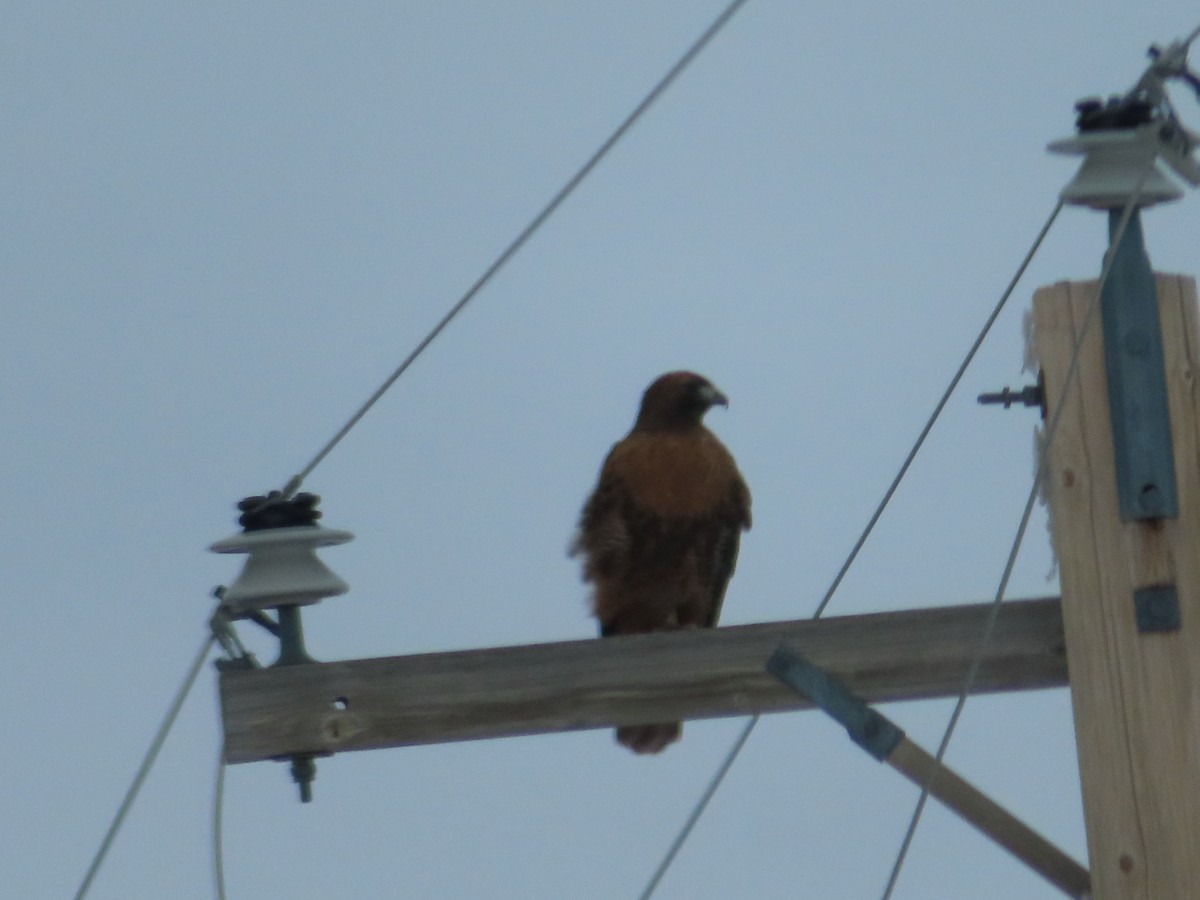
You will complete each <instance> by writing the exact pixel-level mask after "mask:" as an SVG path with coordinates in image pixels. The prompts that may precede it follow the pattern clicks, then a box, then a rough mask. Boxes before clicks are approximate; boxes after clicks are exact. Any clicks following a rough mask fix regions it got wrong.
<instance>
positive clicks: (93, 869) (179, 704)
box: [75, 634, 216, 900]
mask: <svg viewBox="0 0 1200 900" xmlns="http://www.w3.org/2000/svg"><path fill="white" fill-rule="evenodd" d="M214 640H216V638H215V637H214V636H213V635H211V634H210V635H208V636H207V637H206V638H205V639H204V643H203V644H202V645H201V646H200V650H199V652H198V653H197V654H196V658H195V659H194V660H193V661H192V665H191V668H189V669H188V672H187V675H186V676H185V677H184V679H183V683H182V684H181V685H180V686H179V690H177V691H176V692H175V699H174V700H172V701H171V705H170V706H169V707H168V708H167V714H166V716H164V717H163V721H162V724H161V725H159V726H158V732H157V733H156V734H155V735H154V740H152V741H151V742H150V747H149V749H147V751H146V755H145V757H143V759H142V764H141V765H140V766H139V767H138V770H137V774H136V775H135V776H134V778H133V783H132V784H130V785H129V790H127V791H126V792H125V799H124V800H122V801H121V805H120V807H118V809H117V812H116V815H115V816H113V820H112V823H111V824H110V825H109V826H108V832H107V833H106V834H105V835H104V840H102V841H101V842H100V848H99V849H98V850H97V851H96V855H95V856H94V857H93V858H92V864H91V865H90V866H89V867H88V870H87V874H86V875H84V876H83V882H82V883H81V884H80V885H79V890H78V891H76V892H75V900H83V898H84V897H86V896H87V892H88V889H89V888H90V887H91V885H92V879H94V878H95V877H96V873H97V872H98V871H100V865H101V863H103V862H104V857H105V856H106V855H107V854H108V848H109V847H110V846H111V845H112V842H113V838H115V837H116V836H117V832H118V831H119V830H120V828H121V825H122V823H123V822H124V821H125V816H126V814H127V813H128V812H129V809H130V807H131V806H133V801H134V800H135V799H136V798H137V795H138V791H140V790H141V788H142V783H143V782H144V781H145V780H146V776H147V775H149V774H150V769H151V767H152V766H153V765H154V761H155V759H157V758H158V751H159V750H161V749H162V746H163V744H164V743H165V742H166V740H167V734H168V733H169V732H170V731H171V726H172V725H174V724H175V717H176V716H178V715H179V710H180V709H182V708H183V701H184V700H186V699H187V695H188V692H190V691H191V689H192V685H193V684H195V683H196V676H198V675H199V674H200V669H201V668H202V667H203V666H204V661H205V660H206V659H207V658H208V651H209V649H210V648H211V647H212V644H213V641H214Z"/></svg>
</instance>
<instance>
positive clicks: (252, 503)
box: [237, 491, 321, 531]
mask: <svg viewBox="0 0 1200 900" xmlns="http://www.w3.org/2000/svg"><path fill="white" fill-rule="evenodd" d="M320 502H321V498H320V497H318V496H317V495H316V494H297V495H296V496H295V497H292V498H290V499H285V498H284V496H283V494H281V493H280V492H279V491H271V493H269V494H267V496H265V497H247V498H246V499H245V500H240V501H238V505H237V506H238V509H240V510H241V511H242V514H241V516H240V517H239V518H238V524H239V525H241V526H242V528H244V529H245V530H246V531H264V530H266V529H268V528H290V527H292V526H295V525H316V524H317V519H319V518H321V511H320V510H319V509H317V504H318V503H320Z"/></svg>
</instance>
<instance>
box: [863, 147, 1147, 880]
mask: <svg viewBox="0 0 1200 900" xmlns="http://www.w3.org/2000/svg"><path fill="white" fill-rule="evenodd" d="M1153 166H1154V161H1153V160H1152V161H1151V163H1150V165H1149V166H1148V167H1147V168H1146V170H1145V172H1144V173H1143V174H1142V176H1141V178H1140V179H1139V180H1138V182H1137V184H1136V186H1135V187H1134V189H1133V193H1132V194H1131V195H1130V198H1129V201H1128V202H1127V203H1126V204H1125V210H1124V212H1123V213H1122V215H1121V218H1120V220H1119V222H1118V223H1117V229H1116V232H1115V234H1114V236H1113V239H1112V240H1111V241H1110V242H1109V251H1108V252H1107V253H1106V254H1105V257H1104V265H1103V266H1102V268H1101V271H1100V282H1099V284H1098V285H1097V287H1096V296H1095V297H1094V298H1092V301H1091V303H1090V304H1089V305H1088V310H1087V314H1086V315H1085V316H1084V319H1083V323H1082V325H1081V326H1080V329H1079V336H1078V337H1077V338H1076V339H1075V345H1074V346H1073V347H1072V348H1071V360H1070V363H1069V365H1068V366H1067V375H1066V378H1064V379H1063V386H1062V389H1061V390H1060V391H1059V394H1058V398H1057V401H1056V402H1055V405H1054V413H1053V415H1051V417H1050V421H1049V423H1048V424H1047V425H1046V434H1045V439H1044V440H1043V441H1042V445H1041V451H1040V454H1041V455H1040V459H1039V460H1038V467H1037V472H1036V474H1035V475H1034V478H1033V487H1032V488H1030V490H1029V497H1028V498H1027V499H1026V501H1025V510H1024V512H1022V514H1021V522H1020V524H1019V525H1018V526H1017V533H1016V537H1014V539H1013V542H1012V547H1011V549H1010V550H1009V553H1008V559H1007V560H1006V562H1005V564H1004V573H1003V574H1002V575H1001V576H1000V584H999V586H998V587H997V589H996V598H995V599H994V600H993V601H992V608H991V609H990V610H989V611H988V617H987V622H986V623H985V624H984V628H983V635H982V637H980V639H979V646H978V647H977V648H976V651H975V655H974V657H973V658H972V660H971V665H970V668H968V669H967V676H966V678H965V679H964V680H963V686H962V690H961V691H959V694H958V700H957V702H956V703H955V704H954V711H953V712H952V713H951V714H950V720H949V721H948V722H947V723H946V730H945V732H944V733H943V735H942V741H941V743H940V744H939V745H938V750H937V753H936V754H935V756H934V764H935V766H934V768H933V770H932V771H931V772H930V774H929V777H928V778H927V779H926V780H925V783H924V785H922V786H921V794H920V796H919V797H918V798H917V805H916V808H915V809H914V810H913V815H912V819H911V820H910V821H909V823H908V830H907V831H906V832H905V834H904V839H903V840H902V841H901V843H900V850H899V851H898V853H897V854H896V861H895V863H894V864H893V866H892V871H891V875H890V876H889V877H888V882H887V886H886V887H885V888H884V892H883V897H882V900H890V898H891V896H892V891H893V890H894V889H895V887H896V880H897V879H898V878H899V876H900V869H901V868H902V867H903V865H904V860H905V858H906V857H907V855H908V850H909V847H910V846H911V845H912V840H913V837H914V836H915V835H916V832H917V826H918V825H919V824H920V821H921V814H922V813H923V812H924V811H925V804H926V802H927V801H928V799H929V790H930V788H931V787H932V785H933V780H934V779H935V778H937V774H938V771H939V770H940V769H941V766H942V760H943V759H944V758H945V756H946V749H947V748H948V747H949V746H950V739H951V738H952V737H953V736H954V730H955V729H956V728H957V727H958V721H959V719H960V717H961V716H962V711H963V708H964V707H965V706H966V704H967V696H968V695H969V694H970V693H971V686H972V685H973V684H974V683H975V679H976V678H977V677H978V675H979V667H980V666H981V665H982V664H983V654H984V652H985V651H986V649H987V645H988V642H989V641H990V640H991V637H992V631H993V630H994V628H995V626H996V619H997V617H998V616H999V614H1000V604H1001V603H1002V602H1003V601H1004V594H1005V591H1007V590H1008V582H1009V579H1010V578H1011V577H1012V571H1013V566H1014V565H1016V561H1017V554H1018V553H1020V551H1021V544H1022V543H1023V542H1024V539H1025V531H1026V529H1027V528H1028V527H1029V519H1030V516H1031V515H1032V514H1033V506H1034V504H1035V503H1036V502H1037V498H1038V495H1039V494H1040V492H1041V488H1042V482H1043V481H1044V480H1045V477H1046V461H1047V460H1048V459H1049V454H1050V446H1051V444H1052V443H1053V442H1054V436H1055V434H1056V433H1057V432H1058V425H1059V422H1060V421H1062V415H1063V410H1064V409H1065V407H1066V399H1067V394H1068V392H1069V391H1070V389H1071V385H1072V382H1073V381H1074V380H1075V376H1076V375H1077V374H1078V371H1079V352H1080V350H1081V349H1082V347H1083V341H1084V338H1085V337H1086V336H1087V333H1088V330H1089V328H1090V327H1091V324H1092V320H1093V319H1094V318H1095V317H1096V312H1097V310H1098V309H1099V308H1100V292H1101V291H1102V290H1104V284H1105V282H1107V281H1108V274H1109V272H1110V271H1111V269H1112V263H1113V259H1114V258H1115V257H1116V254H1115V252H1114V251H1115V249H1116V248H1117V247H1119V246H1120V244H1121V239H1122V238H1123V237H1124V236H1125V230H1126V228H1128V227H1129V221H1130V219H1131V218H1132V217H1133V212H1134V210H1135V209H1136V208H1137V200H1138V197H1139V196H1140V195H1141V192H1142V187H1143V185H1144V184H1145V183H1146V179H1147V178H1149V177H1150V173H1151V171H1152V169H1153ZM1060 207H1061V203H1060Z"/></svg>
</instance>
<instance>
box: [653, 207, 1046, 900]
mask: <svg viewBox="0 0 1200 900" xmlns="http://www.w3.org/2000/svg"><path fill="white" fill-rule="evenodd" d="M1062 208H1063V201H1062V200H1061V199H1060V200H1059V201H1058V202H1057V203H1056V204H1055V206H1054V209H1053V210H1051V212H1050V215H1049V216H1048V217H1047V218H1046V221H1045V224H1043V225H1042V227H1041V229H1040V230H1039V231H1038V234H1037V237H1036V238H1034V241H1033V244H1032V245H1031V246H1030V248H1029V251H1028V252H1027V253H1026V254H1025V256H1024V258H1023V259H1022V260H1021V263H1020V265H1019V266H1018V267H1017V270H1016V272H1015V273H1014V274H1013V277H1012V278H1011V279H1010V280H1009V282H1008V286H1007V287H1006V288H1005V289H1004V292H1003V293H1002V294H1001V296H1000V299H999V300H998V301H997V302H996V305H995V306H994V307H993V308H992V311H991V313H990V314H989V315H988V317H987V319H986V320H985V321H984V323H983V327H982V328H981V329H980V330H979V333H978V335H977V336H976V337H975V340H974V341H973V342H972V344H971V346H970V348H969V349H968V350H967V353H966V355H965V356H964V357H963V360H962V362H961V363H960V364H959V366H958V369H957V370H956V371H955V373H954V375H953V377H952V378H951V379H950V382H949V384H947V386H946V388H945V390H943V391H942V394H941V396H940V397H939V398H938V401H937V403H936V404H935V405H934V408H933V411H932V412H931V413H930V414H929V417H928V418H927V419H926V421H925V425H924V427H922V429H921V431H920V433H919V434H918V435H917V439H916V441H914V443H913V445H912V448H911V449H910V450H909V451H908V455H907V456H906V457H905V458H904V461H903V462H902V463H901V464H900V468H899V470H898V471H897V472H896V475H895V477H894V478H893V479H892V481H891V484H889V485H888V487H887V490H886V491H884V494H883V497H882V499H881V500H880V501H879V503H878V505H876V507H875V511H874V512H873V513H872V514H871V517H870V518H869V519H868V520H867V524H866V526H865V527H864V528H863V530H862V532H861V533H860V534H859V536H858V539H857V540H856V541H855V542H854V546H853V547H851V549H850V552H849V553H848V554H847V556H846V559H845V561H844V562H843V563H842V565H841V567H840V568H839V569H838V572H837V574H836V575H835V576H834V579H833V581H832V582H831V583H830V585H829V588H828V590H826V591H825V594H824V596H823V597H822V598H821V602H820V603H818V604H817V608H816V610H815V611H814V612H813V614H812V619H813V620H814V621H815V620H817V619H819V618H821V616H822V615H823V614H824V612H825V610H826V608H827V607H828V606H829V602H830V600H832V599H833V595H834V594H835V593H837V590H838V588H839V587H840V586H841V583H842V581H843V579H844V578H845V577H846V574H847V573H848V572H849V571H850V568H851V566H852V565H853V564H854V561H855V560H856V559H857V558H858V554H859V552H860V551H861V550H862V548H863V545H865V544H866V542H867V539H868V538H869V537H870V536H871V532H872V531H874V529H875V526H876V524H877V523H878V522H879V519H880V517H881V516H882V515H883V512H884V510H885V509H887V507H888V504H890V503H891V501H892V497H893V496H894V495H895V493H896V490H897V488H899V486H900V482H901V481H903V480H904V476H905V475H906V474H908V470H909V468H910V467H911V466H912V463H913V460H915V459H916V457H917V453H918V452H920V450H921V447H922V446H923V445H924V443H925V439H926V438H927V437H928V436H929V433H930V431H932V430H933V426H934V424H935V423H936V422H937V420H938V418H939V417H940V416H941V414H942V411H943V410H944V409H945V408H946V404H947V403H948V402H949V400H950V396H951V395H952V394H953V393H954V391H955V389H956V388H957V387H958V384H959V382H960V381H962V378H963V375H964V374H966V371H967V369H968V368H969V367H970V365H971V362H972V361H973V360H974V359H975V355H976V354H977V353H978V352H979V348H980V347H981V346H982V345H983V342H984V339H985V338H986V337H987V335H988V333H989V332H990V331H991V330H992V326H993V325H994V324H995V323H996V320H997V319H998V318H999V317H1000V313H1001V312H1002V311H1003V310H1004V307H1005V305H1006V304H1007V303H1008V299H1009V297H1011V296H1012V293H1013V291H1014V290H1016V287H1017V284H1018V283H1019V282H1020V280H1021V278H1022V277H1023V276H1024V274H1025V270H1026V269H1028V268H1029V264H1030V263H1031V262H1032V261H1033V258H1034V256H1036V255H1037V252H1038V250H1039V249H1040V248H1041V246H1042V242H1043V241H1044V240H1045V239H1046V235H1047V234H1048V233H1049V232H1050V228H1051V226H1052V225H1053V224H1054V222H1055V220H1056V219H1057V218H1058V214H1059V213H1060V212H1061V211H1062ZM759 718H760V714H759V713H755V714H754V715H752V716H750V718H749V719H747V720H746V724H745V725H744V726H743V727H742V730H741V732H739V734H738V736H737V737H736V738H735V739H734V742H733V744H732V746H731V747H730V749H729V751H728V753H727V754H726V755H725V757H724V758H723V759H722V761H721V763H720V765H719V766H718V767H717V770H716V772H715V773H714V774H713V776H712V778H711V779H710V780H709V783H708V784H707V785H706V786H705V788H704V791H703V792H702V793H701V794H700V798H699V799H698V800H697V802H696V804H695V806H694V807H693V809H692V811H691V813H690V814H689V815H688V817H687V819H686V820H685V821H684V824H683V826H682V828H681V829H680V831H679V833H678V834H677V835H676V836H675V839H674V840H673V841H671V844H670V846H669V847H668V849H667V852H666V854H665V855H664V856H663V858H662V860H661V861H660V862H659V864H658V867H657V868H656V869H655V870H654V873H653V874H652V875H651V876H650V880H649V881H648V882H647V884H646V886H645V888H644V889H643V890H642V893H641V894H640V895H639V896H638V900H649V898H650V897H651V896H652V895H653V894H654V891H655V889H656V888H657V887H658V884H659V882H660V881H662V878H663V876H664V875H665V874H666V872H667V870H668V869H669V868H670V867H671V864H672V863H673V862H674V860H675V857H676V856H677V855H678V854H679V851H680V850H681V849H682V848H683V845H684V843H685V842H686V841H687V839H688V837H689V835H690V834H691V832H692V829H693V828H695V826H696V823H697V822H699V821H700V817H701V816H702V815H703V814H704V811H705V809H707V807H708V804H709V802H710V801H711V800H712V798H713V795H715V794H716V792H717V789H718V788H720V786H721V783H722V782H723V781H724V780H725V776H726V775H727V774H729V770H730V769H731V768H732V767H733V764H734V762H735V761H736V760H737V758H738V756H739V755H740V754H741V752H742V748H743V747H744V746H745V745H746V741H747V740H749V738H750V735H751V734H752V733H753V731H754V729H755V727H756V726H757V725H758V720H759Z"/></svg>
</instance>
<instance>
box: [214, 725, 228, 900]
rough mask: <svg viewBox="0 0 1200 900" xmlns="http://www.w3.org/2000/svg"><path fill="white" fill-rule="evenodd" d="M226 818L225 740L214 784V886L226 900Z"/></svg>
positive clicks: (219, 753) (219, 897)
mask: <svg viewBox="0 0 1200 900" xmlns="http://www.w3.org/2000/svg"><path fill="white" fill-rule="evenodd" d="M224 818H225V742H224V741H223V740H222V741H221V746H220V748H219V749H218V750H217V776H216V779H215V784H214V786H213V818H212V844H213V887H214V889H215V890H216V893H217V900H225V842H224V836H223V828H222V820H223V819H224Z"/></svg>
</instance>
